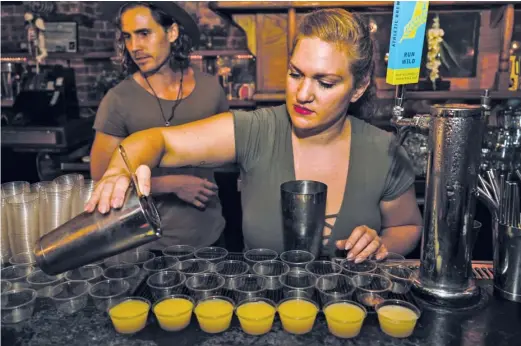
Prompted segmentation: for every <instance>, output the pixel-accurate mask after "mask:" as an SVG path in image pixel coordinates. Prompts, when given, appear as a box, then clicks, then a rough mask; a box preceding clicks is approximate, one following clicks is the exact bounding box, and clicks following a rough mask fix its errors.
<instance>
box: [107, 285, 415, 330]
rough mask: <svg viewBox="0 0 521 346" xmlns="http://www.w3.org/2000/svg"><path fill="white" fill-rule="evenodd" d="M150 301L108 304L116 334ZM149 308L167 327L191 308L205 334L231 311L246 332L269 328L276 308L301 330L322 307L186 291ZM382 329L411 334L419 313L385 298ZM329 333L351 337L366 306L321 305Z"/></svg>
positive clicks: (140, 316)
mask: <svg viewBox="0 0 521 346" xmlns="http://www.w3.org/2000/svg"><path fill="white" fill-rule="evenodd" d="M150 307H151V304H150V302H149V301H148V300H146V299H143V298H141V297H130V298H127V299H126V300H124V301H122V302H120V303H119V304H118V305H116V306H113V307H111V308H109V311H108V312H109V315H110V317H111V320H112V323H113V325H114V327H115V329H116V330H117V331H118V332H119V333H124V334H130V333H136V332H138V331H140V330H142V329H143V328H144V327H145V325H146V320H147V316H148V313H149V310H150ZM152 311H153V313H154V315H155V316H156V319H157V321H158V323H159V325H160V327H161V328H162V329H164V330H166V331H179V330H182V329H184V328H185V327H186V326H188V324H189V323H190V320H191V317H192V312H193V313H195V315H196V318H197V321H198V323H199V326H200V327H201V329H202V330H203V331H204V332H207V333H221V332H224V331H225V330H227V329H228V328H229V327H230V324H231V320H232V316H233V312H234V311H235V314H236V315H237V317H238V319H239V322H240V325H241V328H242V330H243V331H244V332H245V333H247V334H250V335H262V334H265V333H268V332H269V331H270V330H271V329H272V326H273V321H274V317H275V314H276V313H277V312H278V313H279V316H280V319H281V322H282V326H283V328H284V330H285V331H286V332H288V333H292V334H306V333H308V332H310V331H311V330H312V328H313V325H314V323H315V319H316V316H317V314H318V313H319V312H320V311H321V309H320V308H319V307H318V305H317V304H316V302H314V301H313V300H310V299H308V298H286V299H284V300H282V301H280V302H279V303H278V304H275V303H274V302H273V301H271V300H269V299H266V298H260V297H252V298H247V299H244V300H242V301H240V302H239V304H237V305H235V303H234V300H232V299H230V298H228V297H224V296H209V297H205V298H203V299H200V300H198V301H197V302H196V301H195V300H194V299H193V298H192V297H189V296H186V295H181V294H177V295H170V296H166V297H163V298H162V299H160V300H158V301H157V302H156V303H155V304H154V305H153V306H152ZM376 311H377V313H378V320H379V322H380V326H381V329H382V330H383V331H384V332H385V333H386V334H388V335H391V336H393V337H399V338H403V337H408V336H410V335H411V334H412V332H413V330H414V327H415V325H416V321H417V319H418V318H419V317H420V314H421V312H420V311H419V310H418V309H417V308H416V307H415V306H414V305H412V304H410V303H408V302H405V301H399V300H386V301H384V302H382V303H380V304H378V305H377V306H376ZM322 312H323V313H324V315H325V316H326V322H327V325H328V328H329V330H330V332H331V333H332V334H333V335H335V336H337V337H339V338H353V337H356V336H357V335H358V334H359V333H360V330H361V328H362V325H363V322H364V320H365V317H366V315H367V310H366V309H365V308H364V307H363V306H362V305H360V304H358V303H356V302H354V301H351V300H334V301H331V302H328V303H327V304H326V305H324V307H323V308H322Z"/></svg>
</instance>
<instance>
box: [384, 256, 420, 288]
mask: <svg viewBox="0 0 521 346" xmlns="http://www.w3.org/2000/svg"><path fill="white" fill-rule="evenodd" d="M380 270H381V272H382V273H383V275H384V276H385V277H386V278H388V279H389V280H391V283H392V286H391V292H393V293H396V294H405V293H407V292H409V290H410V289H411V285H412V277H413V274H414V272H413V271H412V270H411V269H409V268H408V267H406V266H404V265H401V264H395V263H388V264H383V265H381V266H380Z"/></svg>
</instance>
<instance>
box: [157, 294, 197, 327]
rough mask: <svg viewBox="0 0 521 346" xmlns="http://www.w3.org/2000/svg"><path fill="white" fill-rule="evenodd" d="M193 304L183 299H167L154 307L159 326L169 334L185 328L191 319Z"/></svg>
mask: <svg viewBox="0 0 521 346" xmlns="http://www.w3.org/2000/svg"><path fill="white" fill-rule="evenodd" d="M193 308H194V304H193V303H192V302H191V301H190V300H188V299H185V298H175V297H174V298H167V299H164V300H162V301H160V302H159V303H157V304H156V305H155V306H154V314H155V315H156V318H157V320H158V322H159V325H160V326H161V328H163V329H164V330H167V331H169V332H172V331H178V330H182V329H184V328H186V326H188V325H189V324H190V319H191V318H192V310H193Z"/></svg>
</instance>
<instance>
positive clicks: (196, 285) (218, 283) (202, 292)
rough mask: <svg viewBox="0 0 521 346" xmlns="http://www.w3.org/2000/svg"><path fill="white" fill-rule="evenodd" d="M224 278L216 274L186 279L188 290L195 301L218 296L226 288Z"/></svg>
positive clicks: (204, 274)
mask: <svg viewBox="0 0 521 346" xmlns="http://www.w3.org/2000/svg"><path fill="white" fill-rule="evenodd" d="M224 281H225V280H224V278H223V277H222V276H220V275H218V274H215V273H203V274H197V275H193V276H191V277H189V278H188V279H186V288H188V291H189V292H190V296H192V297H193V298H194V299H195V300H200V299H204V298H207V297H210V296H218V295H220V294H221V290H222V288H223V287H224Z"/></svg>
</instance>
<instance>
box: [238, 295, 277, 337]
mask: <svg viewBox="0 0 521 346" xmlns="http://www.w3.org/2000/svg"><path fill="white" fill-rule="evenodd" d="M275 312H276V310H275V307H273V306H272V305H270V304H269V303H267V302H263V301H262V300H260V301H252V302H247V303H244V304H242V305H241V306H239V307H238V308H237V312H236V313H237V317H239V322H240V323H241V328H242V330H243V331H244V332H245V333H246V334H250V335H262V334H266V333H267V332H269V331H270V330H271V327H272V325H273V319H274V318H275Z"/></svg>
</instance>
